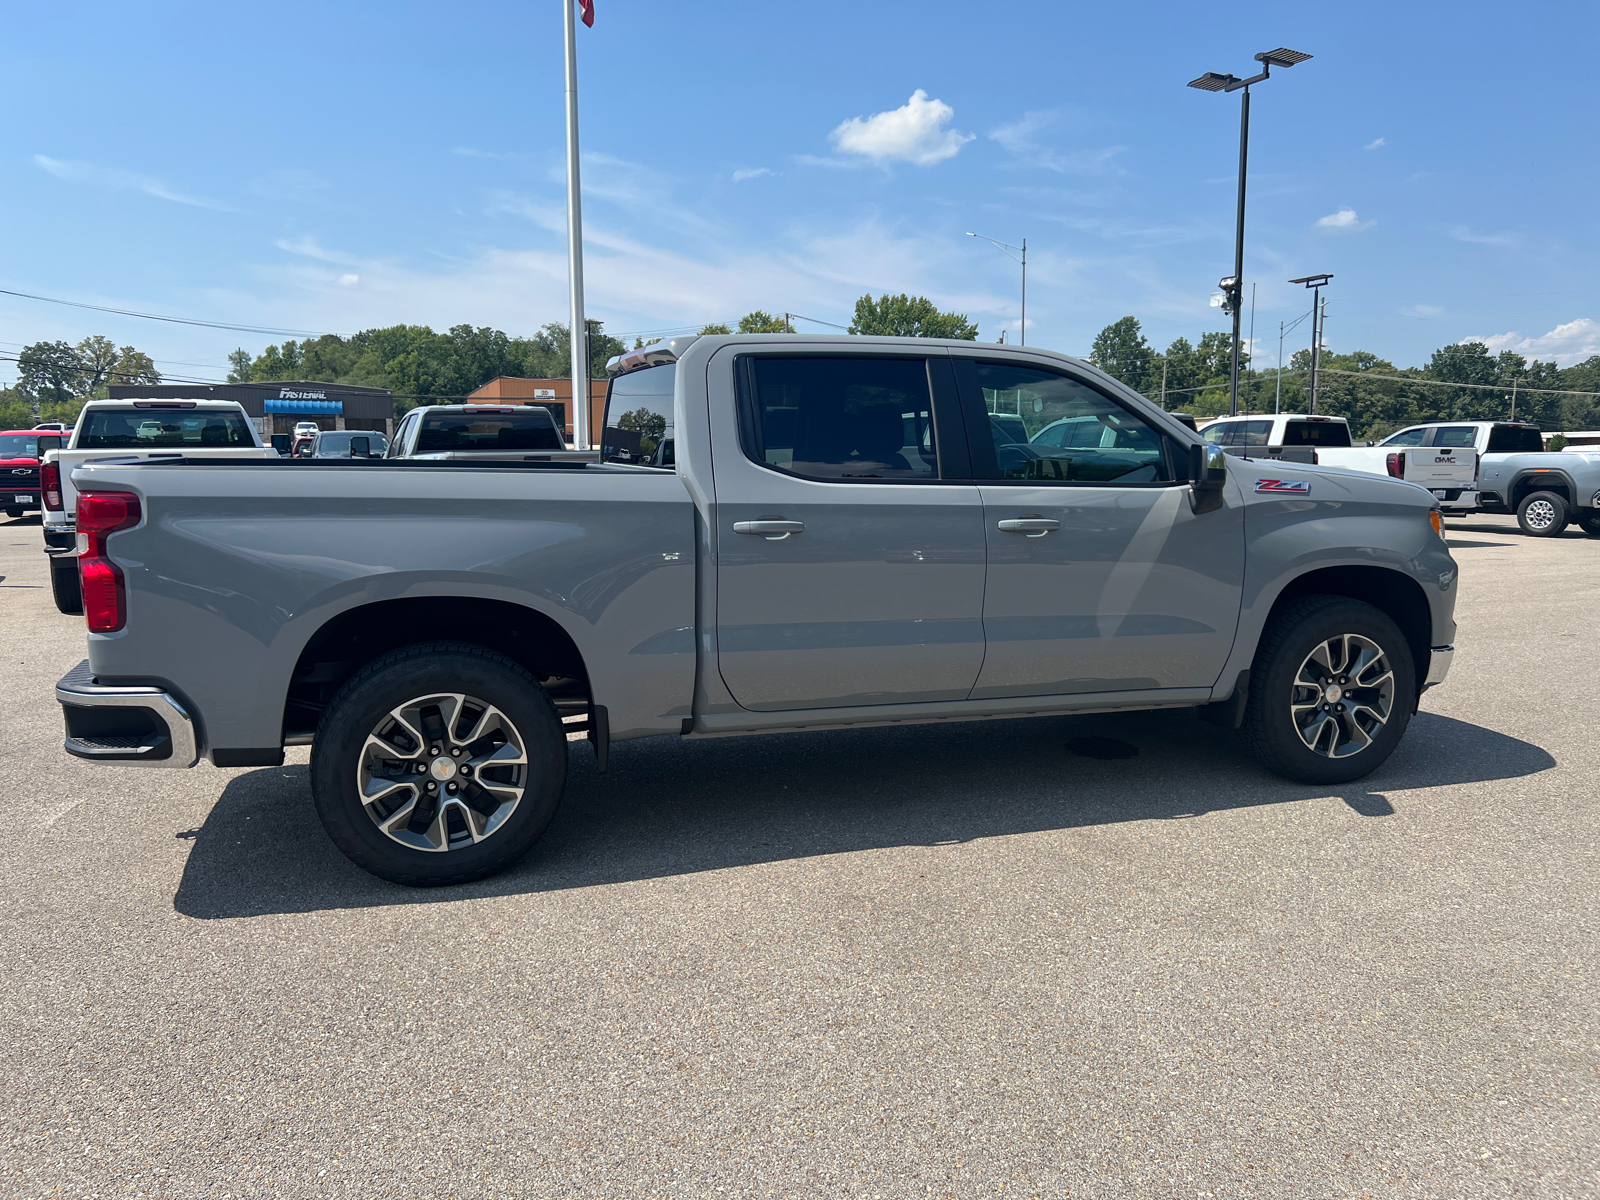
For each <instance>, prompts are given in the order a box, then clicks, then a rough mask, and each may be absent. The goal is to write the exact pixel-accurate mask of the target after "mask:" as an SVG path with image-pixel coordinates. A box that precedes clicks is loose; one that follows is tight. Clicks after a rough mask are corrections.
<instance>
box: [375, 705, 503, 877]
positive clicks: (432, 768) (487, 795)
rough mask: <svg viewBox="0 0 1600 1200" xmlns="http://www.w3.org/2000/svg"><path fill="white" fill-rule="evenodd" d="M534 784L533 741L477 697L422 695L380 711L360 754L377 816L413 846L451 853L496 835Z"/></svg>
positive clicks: (379, 822) (377, 821) (380, 823)
mask: <svg viewBox="0 0 1600 1200" xmlns="http://www.w3.org/2000/svg"><path fill="white" fill-rule="evenodd" d="M527 786H528V752H527V743H526V741H525V740H524V738H523V736H522V734H521V733H520V732H519V731H518V729H517V727H516V726H515V725H514V724H513V723H512V722H511V720H510V719H509V718H508V717H507V716H506V715H505V714H504V713H503V712H501V711H500V710H499V709H498V708H496V707H495V706H494V705H492V704H490V703H488V702H487V701H485V700H479V699H478V698H476V697H474V696H468V695H464V694H461V693H458V692H443V693H438V694H434V695H428V696H418V697H416V698H415V699H412V700H408V701H406V702H405V703H404V704H401V705H397V706H396V707H395V708H393V709H391V710H390V711H389V712H388V713H386V714H384V716H383V717H381V718H380V719H379V720H378V722H377V723H376V725H375V726H374V727H373V729H372V731H371V732H370V733H369V734H368V735H367V739H366V741H365V742H364V743H363V744H362V747H361V753H360V755H359V757H358V758H357V760H356V789H357V792H358V794H359V795H360V797H361V803H362V806H363V808H364V809H365V810H366V813H367V816H368V817H369V818H371V820H372V823H373V824H374V825H376V826H377V827H378V829H379V830H380V831H381V832H382V833H384V834H385V835H386V836H387V837H389V838H391V839H393V840H394V841H396V842H399V843H400V844H401V845H402V846H409V847H410V848H411V849H413V850H427V851H435V852H441V853H442V852H445V851H450V850H461V849H465V848H467V847H469V846H475V845H477V844H478V843H480V842H482V841H483V840H485V839H486V838H489V837H492V836H494V834H495V832H496V831H497V830H499V829H501V828H502V827H503V826H504V825H505V823H506V821H508V820H509V819H510V817H511V814H512V813H514V812H515V811H516V809H517V805H518V804H520V803H521V802H522V798H523V795H524V793H525V792H526V790H527Z"/></svg>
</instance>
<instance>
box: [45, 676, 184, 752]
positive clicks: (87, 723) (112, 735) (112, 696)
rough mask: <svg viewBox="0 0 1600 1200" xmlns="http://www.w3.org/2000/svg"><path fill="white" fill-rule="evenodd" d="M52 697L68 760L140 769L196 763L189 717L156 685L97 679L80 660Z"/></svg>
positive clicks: (58, 682)
mask: <svg viewBox="0 0 1600 1200" xmlns="http://www.w3.org/2000/svg"><path fill="white" fill-rule="evenodd" d="M56 700H57V701H58V702H59V703H60V704H61V711H62V715H63V716H64V717H65V719H66V724H67V738H66V741H65V743H64V744H63V745H64V748H65V749H66V752H67V753H68V754H70V755H72V756H73V757H74V758H83V759H88V760H89V761H91V762H106V763H116V764H118V765H119V766H140V767H192V766H194V765H195V763H196V762H198V761H199V758H200V754H199V749H198V745H197V742H196V739H195V731H194V721H193V719H192V718H191V717H190V716H189V714H188V712H187V711H185V709H184V707H183V705H181V704H179V703H178V702H177V701H176V700H174V699H173V698H172V697H171V696H170V695H168V694H167V693H166V692H164V691H162V690H161V689H160V688H156V687H137V686H113V685H107V684H101V683H98V682H96V680H95V677H94V674H93V672H91V671H90V670H89V660H88V659H84V660H83V661H82V662H81V663H79V664H78V665H77V666H75V667H73V668H72V670H70V671H68V672H67V673H66V674H65V675H63V676H62V677H61V679H60V680H59V681H57V683H56Z"/></svg>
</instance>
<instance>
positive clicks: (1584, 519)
mask: <svg viewBox="0 0 1600 1200" xmlns="http://www.w3.org/2000/svg"><path fill="white" fill-rule="evenodd" d="M1576 520H1577V522H1578V528H1579V529H1581V530H1583V531H1584V532H1585V533H1587V534H1588V535H1589V536H1590V537H1600V508H1585V509H1583V510H1581V511H1580V512H1579V513H1578V515H1577V518H1576Z"/></svg>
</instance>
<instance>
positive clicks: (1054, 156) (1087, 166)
mask: <svg viewBox="0 0 1600 1200" xmlns="http://www.w3.org/2000/svg"><path fill="white" fill-rule="evenodd" d="M1060 119H1061V114H1060V113H1059V112H1029V113H1024V114H1023V115H1022V118H1021V119H1020V120H1017V121H1013V122H1012V123H1011V124H1009V125H1002V126H1000V128H998V129H996V130H993V131H992V132H991V133H990V134H989V137H990V138H991V139H993V140H994V141H996V142H999V143H1000V145H1001V146H1003V147H1004V148H1005V149H1007V150H1009V151H1010V152H1011V153H1012V154H1013V155H1015V156H1016V157H1017V158H1018V159H1019V160H1021V161H1022V162H1023V164H1024V165H1026V166H1032V167H1043V168H1045V169H1046V170H1050V171H1058V172H1060V173H1061V174H1063V175H1103V174H1105V173H1106V171H1107V170H1108V169H1109V168H1110V164H1111V160H1112V159H1113V158H1115V157H1116V156H1117V155H1118V154H1121V153H1122V150H1123V147H1121V146H1104V147H1100V148H1098V149H1086V150H1072V151H1068V152H1066V153H1063V152H1061V151H1059V150H1054V149H1052V148H1050V147H1048V146H1045V145H1042V144H1041V143H1040V141H1039V138H1038V134H1039V133H1040V131H1041V130H1044V129H1048V128H1049V127H1050V126H1052V125H1055V124H1057V123H1058V122H1059V121H1060Z"/></svg>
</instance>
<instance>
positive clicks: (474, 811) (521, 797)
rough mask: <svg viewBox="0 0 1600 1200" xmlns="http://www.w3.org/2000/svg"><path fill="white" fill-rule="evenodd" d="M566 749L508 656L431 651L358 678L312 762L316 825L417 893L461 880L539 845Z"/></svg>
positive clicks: (389, 660)
mask: <svg viewBox="0 0 1600 1200" xmlns="http://www.w3.org/2000/svg"><path fill="white" fill-rule="evenodd" d="M566 778H567V740H566V735H565V733H564V732H563V731H562V728H561V719H560V717H559V716H557V714H556V710H555V707H554V705H552V704H551V703H550V698H549V696H547V695H546V694H545V692H544V689H543V688H541V687H540V686H539V682H538V680H536V679H535V678H534V677H533V676H532V675H530V674H529V673H528V672H527V671H525V670H524V669H523V668H522V667H520V666H518V665H517V664H516V663H515V662H513V661H511V660H510V659H509V658H506V657H504V656H503V655H500V654H495V653H494V652H492V651H490V650H487V649H484V648H483V647H481V646H471V645H466V644H462V643H452V642H434V643H430V644H426V645H420V646H409V647H407V648H405V649H403V650H397V651H395V652H394V653H392V654H388V655H385V656H384V657H382V658H380V659H378V660H377V661H375V662H373V663H371V664H370V665H368V666H366V667H364V668H363V669H362V670H360V671H358V672H357V673H356V674H355V675H354V676H352V677H351V679H350V680H349V681H348V682H347V683H346V684H345V685H344V687H342V688H341V689H340V690H339V694H338V695H337V696H335V697H334V699H333V702H332V703H331V704H329V705H328V708H327V711H326V712H325V713H324V714H323V716H322V721H321V724H320V725H319V726H318V729H317V737H316V742H315V744H314V746H313V748H312V752H311V788H312V795H313V797H314V799H315V801H316V807H317V815H318V816H320V817H321V818H322V824H323V827H324V828H325V829H326V830H327V831H328V836H329V837H331V838H332V839H333V841H334V844H335V845H337V846H338V847H339V849H340V850H342V851H344V853H345V854H346V855H348V856H349V857H350V859H351V860H352V861H354V862H355V863H356V864H357V865H358V866H361V867H364V868H366V869H367V870H368V871H371V872H372V873H373V874H374V875H377V876H379V877H381V878H383V879H387V880H390V881H391V882H394V883H403V884H410V885H412V886H415V887H433V886H438V885H441V884H452V883H466V882H467V881H469V880H473V879H481V878H483V877H484V876H486V875H492V874H494V873H495V872H496V871H499V870H502V869H503V868H505V867H507V866H509V865H511V864H512V863H513V862H515V861H516V860H517V859H519V858H521V857H522V856H523V855H524V854H526V853H527V852H528V850H529V849H530V848H531V847H532V846H533V844H534V842H536V841H538V840H539V835H540V834H542V833H543V832H544V830H545V827H546V826H547V825H548V824H549V823H550V818H551V817H552V816H554V815H555V810H556V806H557V804H559V803H560V801H561V792H562V789H563V788H564V787H565V786H566Z"/></svg>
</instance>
